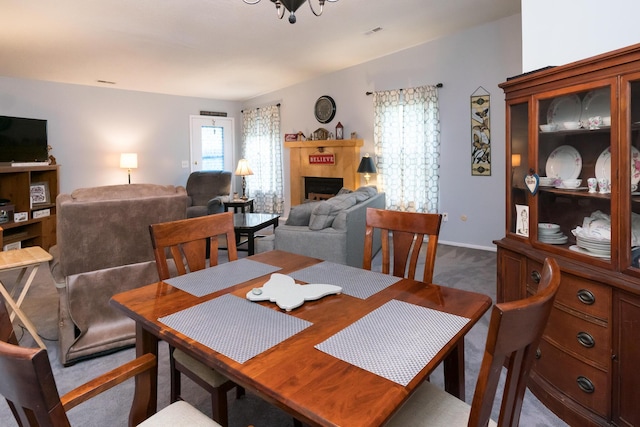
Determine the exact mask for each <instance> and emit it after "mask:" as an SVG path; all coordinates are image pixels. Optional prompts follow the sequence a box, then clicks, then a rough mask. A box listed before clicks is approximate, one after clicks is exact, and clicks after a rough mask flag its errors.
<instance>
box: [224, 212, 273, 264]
mask: <svg viewBox="0 0 640 427" xmlns="http://www.w3.org/2000/svg"><path fill="white" fill-rule="evenodd" d="M279 218H280V215H277V214H268V213H237V214H234V215H233V228H234V229H235V232H236V246H240V245H243V244H245V243H247V244H248V245H247V251H248V252H249V255H253V254H254V253H255V242H254V240H255V238H256V235H255V233H256V232H258V231H260V230H263V229H265V228H267V227H269V226H270V225H273V228H276V227H277V226H278V219H279ZM243 236H246V240H241V238H242V237H243Z"/></svg>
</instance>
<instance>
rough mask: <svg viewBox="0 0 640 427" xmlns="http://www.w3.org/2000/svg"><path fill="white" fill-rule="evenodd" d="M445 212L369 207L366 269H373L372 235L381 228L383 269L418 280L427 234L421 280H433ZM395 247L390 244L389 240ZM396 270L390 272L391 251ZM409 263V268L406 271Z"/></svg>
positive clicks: (365, 248) (365, 243)
mask: <svg viewBox="0 0 640 427" xmlns="http://www.w3.org/2000/svg"><path fill="white" fill-rule="evenodd" d="M441 223H442V215H440V214H430V213H418V212H400V211H390V210H385V209H374V208H367V213H366V219H365V236H364V259H363V262H362V265H363V268H364V269H366V270H371V261H372V259H373V256H374V255H375V254H374V253H372V252H373V251H372V247H373V234H374V232H375V230H376V229H378V230H380V233H381V240H382V272H383V273H384V274H393V275H394V276H397V277H403V278H410V279H415V280H419V279H416V277H415V276H416V268H417V265H418V259H419V255H420V249H421V248H422V244H423V242H424V237H425V236H427V237H428V242H427V249H426V257H425V261H424V274H423V275H422V281H423V282H425V283H431V282H432V280H433V268H434V265H435V262H436V250H437V249H438V235H439V234H440V224H441ZM390 238H391V239H392V243H393V246H392V247H390V245H389V239H390ZM392 250H393V271H392V272H391V259H390V257H391V251H392ZM407 262H408V271H407Z"/></svg>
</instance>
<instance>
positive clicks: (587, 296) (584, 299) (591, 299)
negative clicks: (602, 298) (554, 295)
mask: <svg viewBox="0 0 640 427" xmlns="http://www.w3.org/2000/svg"><path fill="white" fill-rule="evenodd" d="M578 299H579V300H580V302H581V303H583V304H587V305H592V304H593V303H595V302H596V297H595V295H593V293H592V292H591V291H588V290H586V289H580V290H579V291H578Z"/></svg>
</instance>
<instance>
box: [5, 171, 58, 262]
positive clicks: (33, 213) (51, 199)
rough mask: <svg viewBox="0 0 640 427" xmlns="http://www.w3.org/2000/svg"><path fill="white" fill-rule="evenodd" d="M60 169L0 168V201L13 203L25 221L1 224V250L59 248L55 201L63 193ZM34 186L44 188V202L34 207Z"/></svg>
mask: <svg viewBox="0 0 640 427" xmlns="http://www.w3.org/2000/svg"><path fill="white" fill-rule="evenodd" d="M58 172H59V166H57V165H53V166H20V167H11V166H6V167H0V198H3V199H7V200H10V201H11V204H12V205H13V207H14V215H15V213H23V214H24V215H25V220H24V221H19V222H16V221H14V218H13V217H12V218H9V221H7V222H3V223H0V249H2V248H3V247H5V246H12V245H17V244H19V246H20V247H23V248H24V247H27V246H41V247H42V248H43V249H44V250H49V248H50V247H51V246H53V245H55V244H56V197H57V196H58V193H59V191H60V187H59V183H58ZM31 186H37V187H42V188H44V187H45V186H46V188H47V191H46V194H43V195H42V196H43V200H41V201H40V200H39V201H40V203H33V202H32V200H31Z"/></svg>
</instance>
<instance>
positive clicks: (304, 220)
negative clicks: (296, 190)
mask: <svg viewBox="0 0 640 427" xmlns="http://www.w3.org/2000/svg"><path fill="white" fill-rule="evenodd" d="M320 203H322V202H308V203H303V204H301V205H298V206H292V207H291V209H290V210H289V216H288V217H287V221H286V222H285V225H309V221H310V219H311V212H313V210H314V209H315V208H316V206H318V205H319V204H320Z"/></svg>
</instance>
